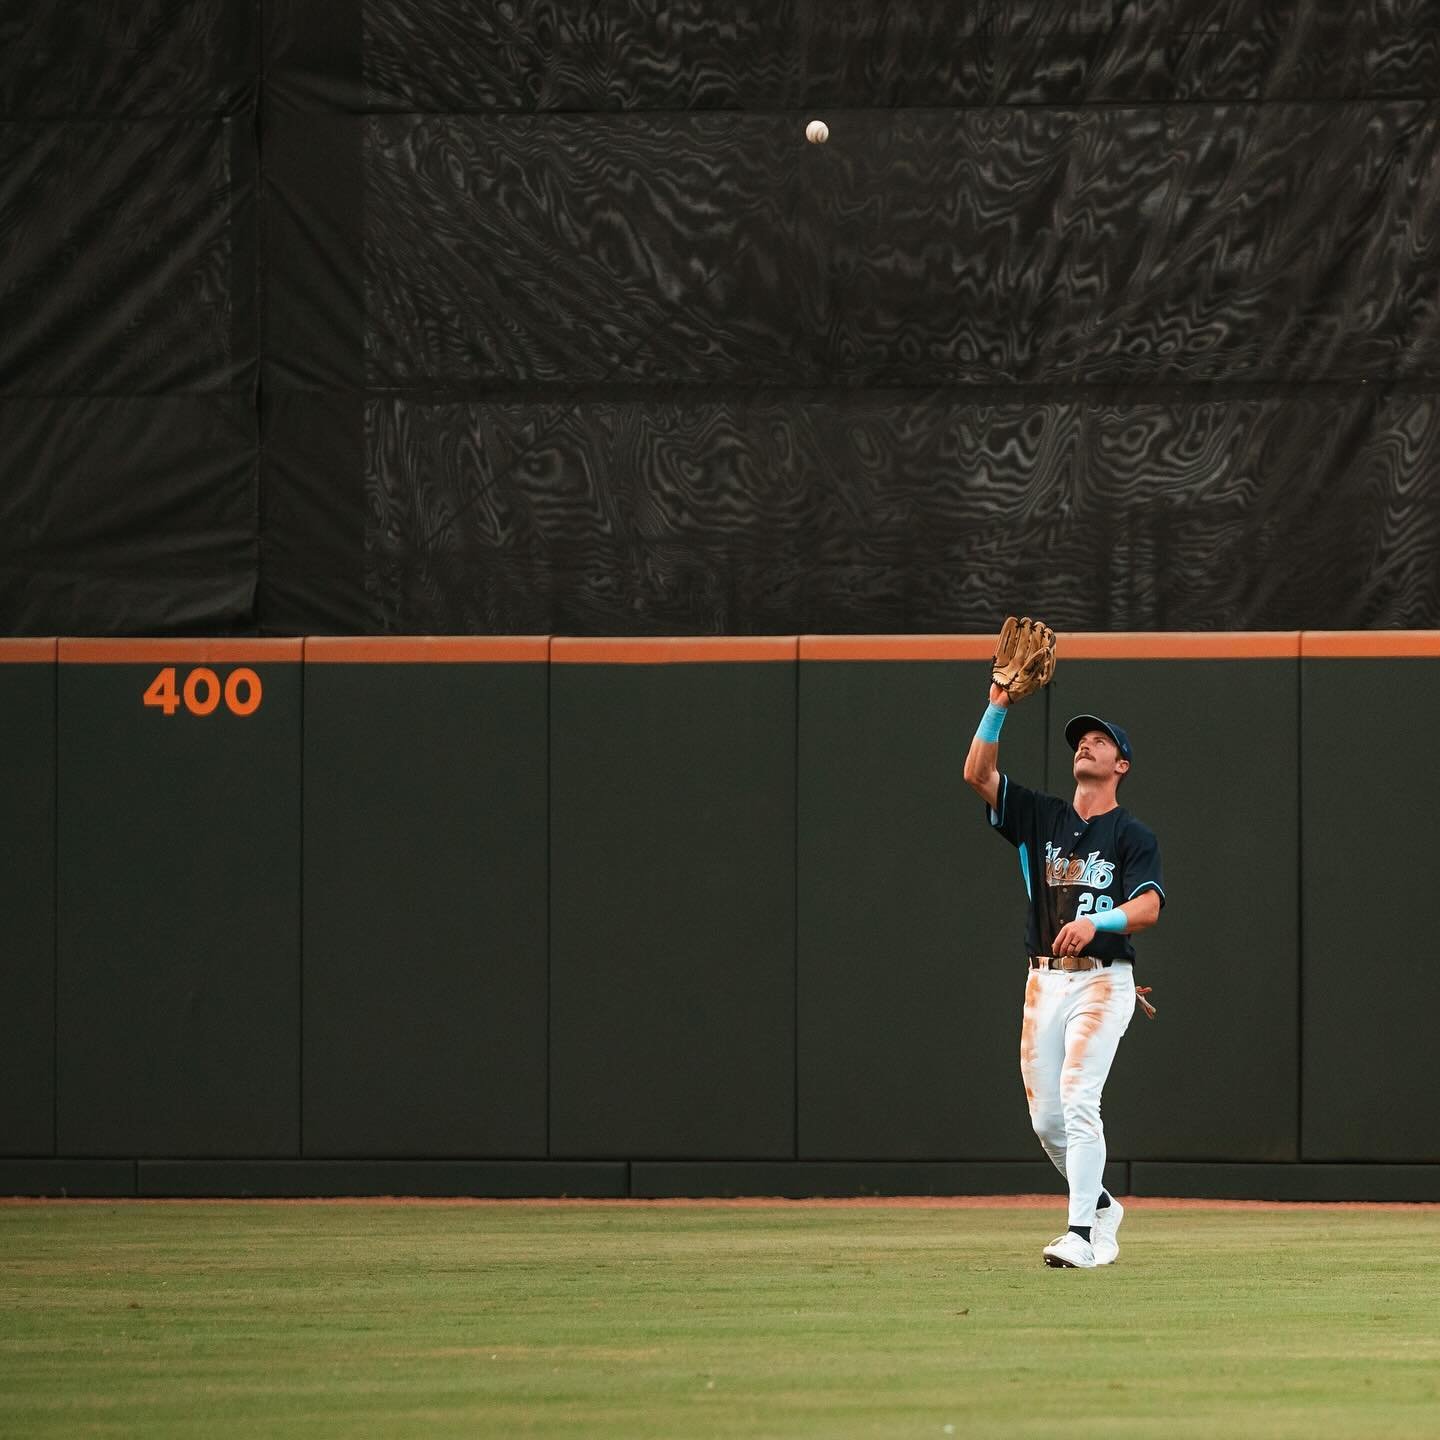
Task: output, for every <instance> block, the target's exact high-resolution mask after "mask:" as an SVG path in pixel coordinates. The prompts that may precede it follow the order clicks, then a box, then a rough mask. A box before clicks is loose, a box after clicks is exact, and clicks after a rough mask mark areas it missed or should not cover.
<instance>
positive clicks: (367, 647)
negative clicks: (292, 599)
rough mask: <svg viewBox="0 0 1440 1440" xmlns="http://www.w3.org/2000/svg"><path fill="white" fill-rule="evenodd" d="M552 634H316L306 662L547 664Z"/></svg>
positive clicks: (307, 649)
mask: <svg viewBox="0 0 1440 1440" xmlns="http://www.w3.org/2000/svg"><path fill="white" fill-rule="evenodd" d="M549 658H550V637H549V636H548V635H416V636H399V635H392V636H386V637H384V638H379V637H370V636H364V635H356V636H348V635H345V636H341V635H324V636H321V635H316V636H311V637H310V638H309V639H307V640H306V641H305V663H306V664H307V665H309V664H321V665H360V664H375V663H377V662H378V663H383V664H387V665H437V664H452V663H464V662H477V661H491V662H493V661H519V662H528V663H531V664H534V663H536V662H539V663H541V664H543V663H544V662H545V661H546V660H548V659H549Z"/></svg>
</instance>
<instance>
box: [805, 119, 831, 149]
mask: <svg viewBox="0 0 1440 1440" xmlns="http://www.w3.org/2000/svg"><path fill="white" fill-rule="evenodd" d="M805 138H806V139H807V140H808V141H809V142H810V143H811V144H812V145H823V144H824V143H825V142H826V141H827V140H828V139H829V138H830V127H829V126H828V125H827V124H826V123H825V122H824V121H823V120H812V121H811V122H810V123H809V124H808V125H807V126H806V127H805Z"/></svg>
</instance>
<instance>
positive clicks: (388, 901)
mask: <svg viewBox="0 0 1440 1440" xmlns="http://www.w3.org/2000/svg"><path fill="white" fill-rule="evenodd" d="M410 643H412V644H413V642H410ZM488 648H489V649H492V650H493V649H497V648H503V647H495V646H491V647H488ZM517 648H518V649H520V650H521V651H522V653H523V652H524V651H525V650H526V649H527V648H528V650H529V651H530V652H531V653H530V654H529V657H528V659H526V660H520V661H513V662H511V661H504V660H498V661H492V660H482V659H471V660H464V659H446V658H445V657H447V656H453V655H464V654H466V653H467V651H473V652H475V653H476V654H484V653H486V652H487V647H486V645H485V643H484V642H465V641H458V642H446V641H443V640H441V641H435V642H433V643H432V644H431V646H430V647H429V650H428V652H427V651H426V649H425V648H424V647H423V646H416V651H418V653H421V654H426V653H428V654H429V655H430V656H431V659H432V663H402V662H399V661H398V660H395V659H389V660H387V659H386V658H385V657H386V656H397V655H400V654H402V653H405V652H404V651H402V650H400V649H398V648H389V647H385V646H383V645H381V646H367V644H366V642H359V643H358V645H351V644H350V643H349V642H346V641H310V642H308V646H307V654H306V666H305V862H304V863H305V891H304V899H305V952H304V956H305V958H304V966H305V969H304V993H305V999H304V1020H305V1030H304V1034H305V1045H304V1076H305V1092H304V1152H305V1154H306V1155H307V1156H344V1155H352V1156H436V1157H438V1156H542V1155H544V1154H545V1146H546V1135H545V1127H546V1104H545V1096H546V1006H547V985H546V943H547V928H548V927H547V915H546V906H547V893H546V891H547V864H548V856H547V853H546V847H547V837H546V821H547V799H546V783H547V782H546V766H547V746H546V730H547V725H548V717H547V714H546V705H547V690H548V669H547V666H546V664H545V658H546V650H547V642H546V641H545V640H544V639H543V638H542V639H539V640H537V641H534V642H529V645H528V647H527V646H526V645H525V644H524V643H522V644H521V645H520V646H519V647H517ZM367 650H374V651H377V652H378V655H379V657H380V658H377V659H376V660H374V661H373V662H368V663H367V662H364V661H363V660H360V659H358V658H357V659H351V658H349V657H350V656H352V655H356V654H357V653H358V654H361V655H363V654H364V653H366V651H367ZM317 651H318V652H319V653H320V654H321V655H323V656H324V657H325V659H324V661H323V662H317V660H316V658H315V655H316V652H317Z"/></svg>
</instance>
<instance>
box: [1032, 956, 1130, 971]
mask: <svg viewBox="0 0 1440 1440" xmlns="http://www.w3.org/2000/svg"><path fill="white" fill-rule="evenodd" d="M1111 963H1113V962H1111V961H1109V960H1097V959H1096V958H1095V957H1094V956H1093V955H1032V956H1031V957H1030V968H1031V969H1032V970H1103V969H1104V968H1105V967H1106V966H1107V965H1110V964H1111Z"/></svg>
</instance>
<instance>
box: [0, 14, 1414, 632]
mask: <svg viewBox="0 0 1440 1440" xmlns="http://www.w3.org/2000/svg"><path fill="white" fill-rule="evenodd" d="M87 9H88V10H89V11H90V12H92V13H90V14H89V15H88V17H87V20H86V23H75V21H74V17H72V16H71V14H70V12H69V10H68V9H66V8H64V7H58V6H53V5H41V4H40V3H39V0H31V3H30V4H28V5H21V6H19V7H9V8H7V11H6V15H5V18H4V19H3V20H0V40H3V44H0V106H3V117H4V121H5V123H4V124H3V126H0V177H3V179H0V386H3V398H0V476H3V479H0V517H3V526H0V620H3V622H4V628H5V629H7V630H9V631H10V632H12V633H33V634H42V633H48V634H53V633H55V632H56V631H57V630H58V631H61V632H63V633H76V634H103V633H115V634H125V633H130V634H134V633H171V634H180V633H186V632H192V633H206V634H216V633H229V632H245V631H257V632H266V633H277V634H302V633H317V632H318V633H328V632H341V633H345V632H354V633H377V632H379V633H383V632H393V633H431V632H480V633H486V632H490V633H572V634H581V635H584V634H646V633H651V634H688V633H735V634H744V633H761V632H772V633H794V632H798V631H819V632H824V631H836V632H882V631H903V632H925V631H985V630H989V629H990V628H992V626H993V623H994V620H995V617H996V616H997V615H998V614H1003V613H1004V612H1005V611H1006V610H1007V609H1012V610H1020V609H1022V608H1024V609H1030V610H1033V611H1036V612H1038V613H1043V614H1044V615H1045V616H1046V617H1047V618H1048V619H1049V620H1050V621H1051V622H1052V623H1053V624H1055V625H1056V626H1057V627H1060V628H1065V629H1073V628H1090V629H1097V630H1098V629H1130V630H1146V629H1181V628H1200V629H1220V628H1224V629H1261V628H1305V627H1319V626H1353V627H1402V626H1408V627H1416V626H1430V625H1436V624H1440V593H1437V580H1436V576H1437V575H1440V564H1437V560H1440V554H1437V552H1440V480H1437V476H1440V463H1437V462H1440V416H1437V412H1436V399H1435V396H1436V390H1437V386H1440V338H1437V326H1440V306H1437V284H1440V263H1437V262H1440V253H1437V250H1440V227H1437V219H1440V184H1437V180H1436V155H1437V145H1436V140H1437V125H1440V112H1437V104H1436V100H1437V75H1440V36H1437V30H1436V25H1435V15H1434V12H1433V11H1432V10H1431V9H1429V8H1428V7H1426V6H1416V5H1413V4H1405V3H1401V0H1369V3H1364V4H1360V5H1356V6H1344V7H1335V6H1323V5H1319V4H1301V5H1286V6H1256V5H1242V4H1238V3H1234V0H1215V3H1185V4H1180V3H1174V0H1172V3H1160V0H1156V3H1149V4H1121V3H1119V0H1090V3H1085V4H1079V5H1077V4H1074V3H1071V0H1064V3H1060V0H1055V3H1048V4H1046V3H1041V4H1033V3H1024V4H1021V3H1017V0H998V3H991V4H983V5H981V4H973V5H961V4H955V3H953V0H907V3H904V4H896V5H884V6H880V5H870V4H858V3H849V4H846V3H828V0H827V3H825V4H821V3H820V0H764V3H758V0H740V3H737V4H734V5H726V6H716V5H714V4H711V3H708V0H683V3H680V0H677V3H668V4H665V5H657V4H655V3H654V0H604V3H600V4H594V5H584V6H575V5H561V4H555V3H553V0H513V3H508V4H504V5H475V4H472V3H469V0H385V3H383V4H382V3H364V0H336V3H331V4H326V5H316V4H313V3H308V0H307V3H301V0H268V3H266V4H264V5H262V6H260V7H258V8H257V6H256V5H254V4H253V3H250V0H188V3H186V0H142V3H136V4H133V5H125V6H121V5H119V4H96V5H93V6H90V7H87ZM812 118H819V119H823V120H825V121H826V123H827V124H828V126H829V129H830V136H829V140H828V143H825V144H811V143H807V141H806V138H805V127H806V123H807V121H808V120H810V119H812ZM1217 556H1223V557H1224V563H1223V564H1222V563H1216V560H1217Z"/></svg>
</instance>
